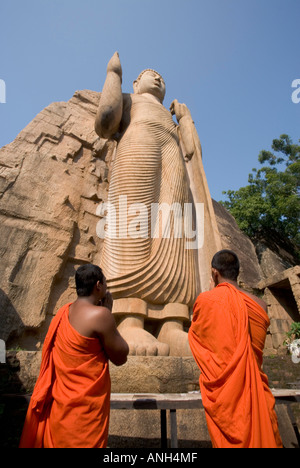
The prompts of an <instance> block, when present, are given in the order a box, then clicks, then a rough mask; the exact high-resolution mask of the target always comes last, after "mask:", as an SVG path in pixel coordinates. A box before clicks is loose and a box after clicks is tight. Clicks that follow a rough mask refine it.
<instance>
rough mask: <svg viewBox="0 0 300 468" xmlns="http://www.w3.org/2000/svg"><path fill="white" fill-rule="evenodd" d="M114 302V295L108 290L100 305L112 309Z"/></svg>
mask: <svg viewBox="0 0 300 468" xmlns="http://www.w3.org/2000/svg"><path fill="white" fill-rule="evenodd" d="M113 302H114V300H113V297H112V295H111V293H110V292H109V291H107V292H106V294H105V296H104V298H103V299H101V301H100V303H99V305H100V306H102V307H106V308H107V309H109V310H110V311H112V308H113Z"/></svg>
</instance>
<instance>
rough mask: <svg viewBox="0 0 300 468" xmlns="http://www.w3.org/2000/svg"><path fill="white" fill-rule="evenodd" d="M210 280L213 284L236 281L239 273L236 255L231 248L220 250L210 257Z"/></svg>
mask: <svg viewBox="0 0 300 468" xmlns="http://www.w3.org/2000/svg"><path fill="white" fill-rule="evenodd" d="M211 266H212V280H213V283H214V286H218V284H220V283H224V282H227V283H233V284H234V283H237V279H238V276H239V273H240V262H239V259H238V256H237V255H236V254H235V253H234V252H233V251H232V250H221V251H220V252H217V253H216V254H215V256H214V257H213V259H212V263H211Z"/></svg>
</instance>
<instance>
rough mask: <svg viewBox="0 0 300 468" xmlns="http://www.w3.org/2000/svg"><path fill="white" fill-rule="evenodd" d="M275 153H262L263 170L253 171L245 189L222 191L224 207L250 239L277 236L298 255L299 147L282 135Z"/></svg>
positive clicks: (276, 141)
mask: <svg viewBox="0 0 300 468" xmlns="http://www.w3.org/2000/svg"><path fill="white" fill-rule="evenodd" d="M299 143H300V140H299ZM272 150H273V152H271V151H265V150H263V151H261V152H260V154H259V157H258V160H259V162H260V164H261V165H262V166H263V167H261V169H258V170H257V169H253V170H252V173H251V174H249V179H248V182H249V185H247V186H246V187H242V188H240V189H239V190H237V191H233V190H229V191H227V192H223V193H224V194H226V195H227V197H228V200H227V201H225V202H222V204H223V205H224V206H225V208H227V209H228V210H229V212H230V213H231V214H232V215H233V216H234V218H235V219H236V221H237V223H238V225H239V227H240V229H241V230H242V231H244V232H245V233H246V234H247V235H248V236H249V237H250V238H256V237H258V236H260V235H263V236H265V237H266V238H268V237H273V236H274V235H275V236H277V238H278V237H280V238H281V239H283V240H286V241H288V242H290V243H291V245H294V246H295V250H294V252H293V253H294V254H295V253H296V252H297V249H298V247H299V244H300V232H299V227H300V197H299V187H300V146H299V145H297V144H293V142H292V140H291V139H290V137H289V136H288V135H281V136H280V138H279V139H275V140H273V144H272ZM296 255H297V253H296Z"/></svg>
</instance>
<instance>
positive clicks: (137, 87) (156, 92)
mask: <svg viewBox="0 0 300 468" xmlns="http://www.w3.org/2000/svg"><path fill="white" fill-rule="evenodd" d="M133 89H134V92H135V94H144V93H148V94H152V95H153V96H155V97H156V98H158V99H159V101H160V102H161V103H162V102H163V100H164V97H165V94H166V85H165V82H164V79H163V77H162V76H161V75H160V74H159V73H157V72H156V71H155V70H150V69H148V70H144V71H143V72H142V73H141V74H140V75H139V77H138V78H137V80H136V81H134V83H133Z"/></svg>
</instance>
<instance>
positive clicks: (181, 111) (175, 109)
mask: <svg viewBox="0 0 300 468" xmlns="http://www.w3.org/2000/svg"><path fill="white" fill-rule="evenodd" d="M170 111H171V114H172V115H175V116H176V119H177V122H178V124H179V131H180V136H181V140H182V143H183V146H184V149H185V155H184V157H185V159H187V160H190V159H192V157H193V155H194V153H195V151H196V144H197V143H196V142H195V125H194V122H193V119H192V116H191V113H190V111H189V109H188V108H187V106H186V105H185V104H180V103H179V102H178V101H177V99H175V100H174V101H173V102H172V104H171V106H170Z"/></svg>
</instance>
